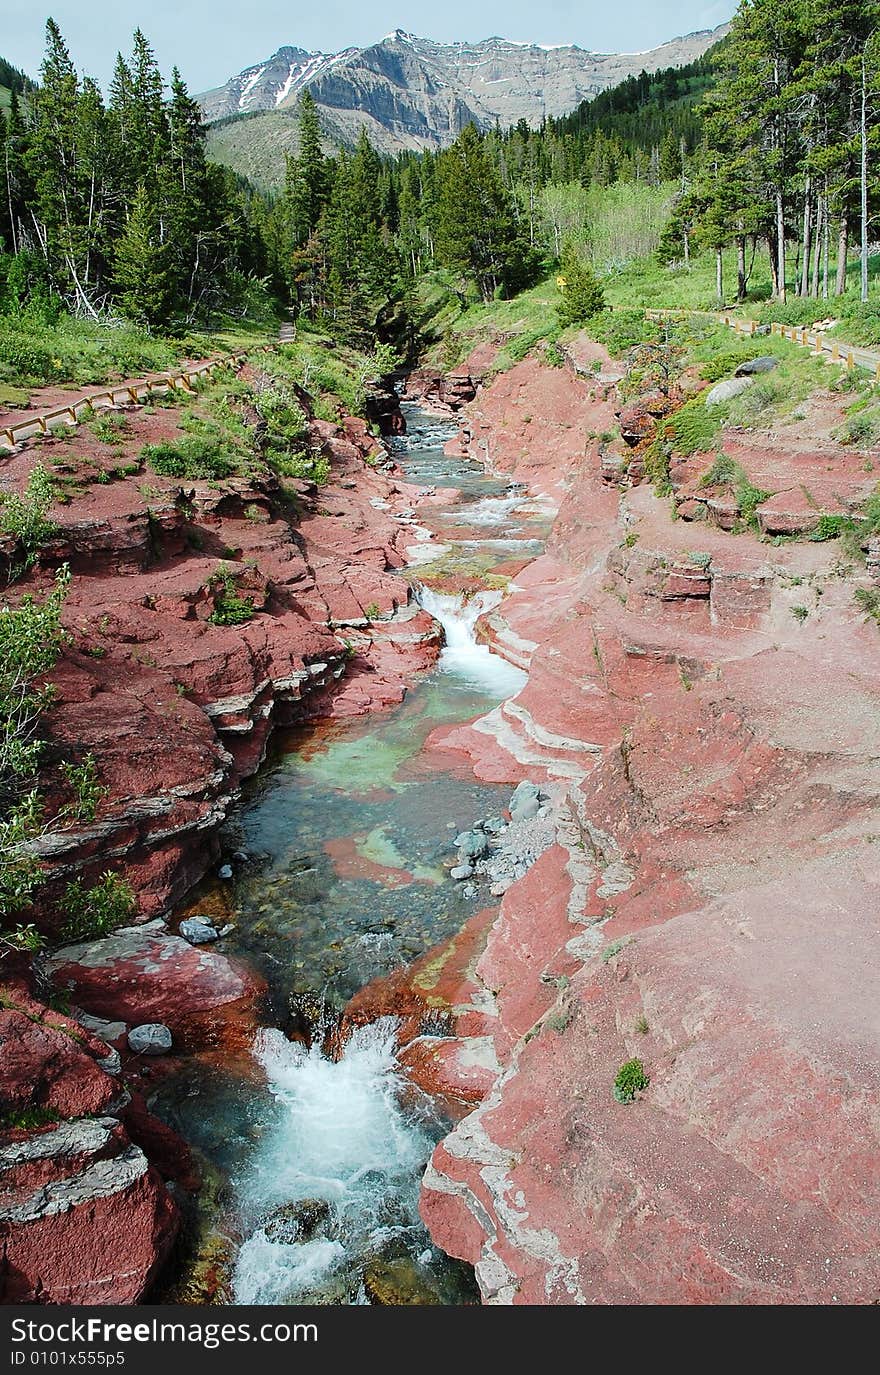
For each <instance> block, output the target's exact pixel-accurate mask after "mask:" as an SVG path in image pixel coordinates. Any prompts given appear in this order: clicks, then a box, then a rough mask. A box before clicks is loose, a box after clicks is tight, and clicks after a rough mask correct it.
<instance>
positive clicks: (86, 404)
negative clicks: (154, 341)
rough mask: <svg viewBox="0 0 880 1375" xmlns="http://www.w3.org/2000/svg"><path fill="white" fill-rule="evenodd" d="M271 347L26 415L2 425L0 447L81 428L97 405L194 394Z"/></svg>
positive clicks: (124, 403) (109, 389) (79, 398)
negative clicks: (202, 381)
mask: <svg viewBox="0 0 880 1375" xmlns="http://www.w3.org/2000/svg"><path fill="white" fill-rule="evenodd" d="M271 347H272V346H271V345H266V346H265V347H264V348H262V349H255V350H251V351H249V352H247V353H231V354H228V355H227V356H226V357H224V358H211V359H208V360H206V361H205V362H204V363H196V364H195V365H194V366H193V367H191V368H186V369H181V370H180V371H179V372H167V373H163V374H162V375H161V376H159V377H154V378H151V379H149V380H145V381H143V382H123V383H121V384H120V385H119V386H115V387H106V388H103V389H101V390H98V391H94V392H89V393H88V395H86V396H80V397H77V399H76V400H75V401H71V402H70V403H69V404H67V405H63V406H55V407H53V408H52V409H51V410H47V411H40V412H39V414H36V415H27V416H24V417H23V418H22V419H21V420H19V421H16V423H15V424H13V425H3V426H2V427H0V445H3V446H4V448H6V449H14V448H15V446H16V445H17V444H19V443H21V441H22V440H23V439H30V438H32V437H33V436H34V435H36V434H49V433H50V432H51V431H52V430H53V429H55V428H57V427H59V426H65V425H66V426H74V425H78V424H79V423H80V421H81V420H82V419H83V417H84V416H86V415H88V414H89V413H90V412H91V411H93V410H94V409H95V408H96V407H97V406H101V405H107V406H118V405H123V406H130V405H137V404H138V402H141V401H148V400H149V399H150V397H151V396H167V395H168V393H169V392H174V391H180V392H189V393H192V392H194V391H195V387H194V386H193V385H192V383H193V381H194V379H196V378H198V377H210V376H211V375H212V374H213V373H215V372H218V371H219V370H220V369H221V368H230V367H233V368H239V367H241V365H242V364H243V363H244V362H246V360H247V359H248V358H249V357H250V356H251V354H252V353H265V352H269V351H271Z"/></svg>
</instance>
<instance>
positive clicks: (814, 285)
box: [810, 196, 825, 297]
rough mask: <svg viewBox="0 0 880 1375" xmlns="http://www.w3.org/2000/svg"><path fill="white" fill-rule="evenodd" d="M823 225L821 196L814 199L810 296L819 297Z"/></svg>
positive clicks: (823, 213) (823, 204) (823, 207)
mask: <svg viewBox="0 0 880 1375" xmlns="http://www.w3.org/2000/svg"><path fill="white" fill-rule="evenodd" d="M824 225H825V200H824V197H823V196H817V198H816V231H815V235H814V237H815V240H816V243H815V247H814V249H813V277H812V281H811V283H810V295H811V296H814V297H818V295H819V267H820V264H821V259H822V231H823V229H824Z"/></svg>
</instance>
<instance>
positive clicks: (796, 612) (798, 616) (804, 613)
mask: <svg viewBox="0 0 880 1375" xmlns="http://www.w3.org/2000/svg"><path fill="white" fill-rule="evenodd" d="M791 614H792V616H794V618H795V620H796V621H799V622H800V624H801V625H803V623H804V621H805V620H806V619H807V617H808V616H809V614H810V613H809V611H808V610H807V608H806V607H805V606H793V607H792V608H791Z"/></svg>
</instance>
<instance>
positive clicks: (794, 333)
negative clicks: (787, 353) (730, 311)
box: [718, 315, 880, 381]
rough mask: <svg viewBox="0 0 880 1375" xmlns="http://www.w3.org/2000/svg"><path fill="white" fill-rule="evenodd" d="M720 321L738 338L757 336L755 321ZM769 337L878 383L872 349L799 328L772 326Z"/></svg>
mask: <svg viewBox="0 0 880 1375" xmlns="http://www.w3.org/2000/svg"><path fill="white" fill-rule="evenodd" d="M718 318H719V320H721V322H722V323H723V324H725V325H727V326H728V327H729V328H730V329H733V330H735V331H736V332H737V334H749V335H753V334H757V332H758V330H759V328H760V326H759V324H758V322H757V320H740V319H739V318H738V317H737V316H735V315H719V316H718ZM770 333H771V334H778V335H779V336H780V337H781V338H783V339H790V340H791V342H792V343H793V344H800V345H801V346H802V347H803V348H808V349H811V350H812V352H813V353H815V354H817V355H818V354H827V355H828V356H829V358H830V359H831V361H832V362H833V363H842V364H843V366H844V367H845V368H847V369H848V370H850V371H851V370H852V369H853V368H856V367H860V368H867V369H868V371H869V372H873V373H874V375H875V377H876V378H877V380H878V381H880V354H878V353H876V352H874V350H873V349H861V348H856V347H854V346H853V345H852V344H845V343H843V342H841V340H839V339H826V338H825V332H824V330H813V329H806V328H804V327H803V326H801V325H779V324H771V326H770Z"/></svg>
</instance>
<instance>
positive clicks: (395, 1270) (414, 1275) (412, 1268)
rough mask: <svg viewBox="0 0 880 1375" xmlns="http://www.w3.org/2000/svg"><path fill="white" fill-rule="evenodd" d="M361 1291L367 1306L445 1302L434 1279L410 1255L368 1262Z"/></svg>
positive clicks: (399, 1306)
mask: <svg viewBox="0 0 880 1375" xmlns="http://www.w3.org/2000/svg"><path fill="white" fill-rule="evenodd" d="M364 1292H365V1294H366V1297H367V1301H368V1302H369V1303H371V1304H381V1305H383V1306H388V1307H394V1308H401V1307H410V1306H413V1305H416V1304H418V1305H429V1304H442V1303H443V1302H444V1298H443V1295H442V1293H441V1292H440V1289H439V1287H438V1285H437V1284H436V1283H435V1282H434V1280H433V1278H432V1277H431V1276H430V1275H429V1274H427V1273H426V1271H425V1270H424V1268H423V1267H422V1266H420V1265H418V1264H417V1262H416V1261H414V1260H411V1259H410V1257H409V1256H397V1257H395V1258H394V1259H393V1260H382V1259H378V1258H377V1259H376V1260H371V1261H369V1263H368V1264H367V1265H366V1267H365V1268H364Z"/></svg>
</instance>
